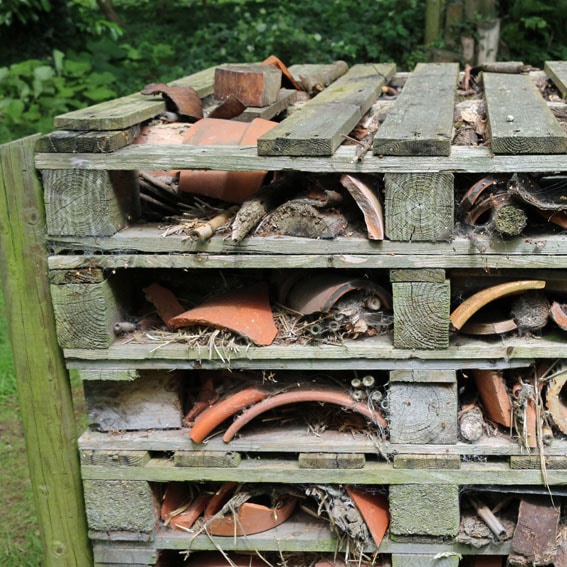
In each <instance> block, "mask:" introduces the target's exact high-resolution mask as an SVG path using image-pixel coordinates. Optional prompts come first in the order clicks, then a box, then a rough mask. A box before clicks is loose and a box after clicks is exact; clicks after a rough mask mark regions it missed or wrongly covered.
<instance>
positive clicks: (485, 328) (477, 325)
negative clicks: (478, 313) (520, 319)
mask: <svg viewBox="0 0 567 567" xmlns="http://www.w3.org/2000/svg"><path fill="white" fill-rule="evenodd" d="M517 328H518V325H517V324H516V321H514V319H509V318H506V319H500V320H499V321H467V322H466V323H465V324H464V325H463V326H462V328H461V332H462V333H465V334H467V335H503V334H504V333H509V332H510V331H514V330H516V329H517Z"/></svg>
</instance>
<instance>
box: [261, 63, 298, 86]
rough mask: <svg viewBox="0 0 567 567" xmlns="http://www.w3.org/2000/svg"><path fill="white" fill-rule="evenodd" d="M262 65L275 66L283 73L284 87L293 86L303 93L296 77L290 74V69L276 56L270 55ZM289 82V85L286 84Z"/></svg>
mask: <svg viewBox="0 0 567 567" xmlns="http://www.w3.org/2000/svg"><path fill="white" fill-rule="evenodd" d="M261 64H262V65H273V66H274V67H277V68H278V69H279V70H280V71H281V72H282V86H291V87H293V88H294V89H295V90H297V91H302V90H303V88H302V86H301V85H300V84H299V83H298V82H297V81H296V80H295V78H294V76H293V75H292V74H291V73H290V71H289V69H288V68H287V67H286V66H285V64H284V63H283V62H282V61H281V59H279V58H278V57H276V56H275V55H270V56H269V57H267V58H266V59H264V61H262V63H261ZM286 82H287V85H284V83H286Z"/></svg>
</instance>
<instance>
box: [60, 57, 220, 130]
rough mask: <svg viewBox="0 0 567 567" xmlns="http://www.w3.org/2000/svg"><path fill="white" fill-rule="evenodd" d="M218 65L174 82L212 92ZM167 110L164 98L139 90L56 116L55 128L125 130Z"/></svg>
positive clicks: (198, 90)
mask: <svg viewBox="0 0 567 567" xmlns="http://www.w3.org/2000/svg"><path fill="white" fill-rule="evenodd" d="M214 72H215V67H211V68H209V69H205V70H203V71H200V72H199V73H195V74H194V75H190V76H188V77H185V78H183V79H179V80H177V81H172V82H171V83H170V85H172V86H173V85H179V86H190V87H193V88H194V89H195V90H196V91H197V93H198V94H199V96H200V97H201V98H203V97H205V96H207V95H210V94H212V92H213V87H214ZM164 110H165V102H164V101H163V99H162V98H158V97H148V96H144V95H142V94H139V93H134V94H131V95H128V96H124V97H121V98H117V99H114V100H110V101H107V102H101V103H99V104H95V105H93V106H89V107H88V108H83V109H80V110H73V111H72V112H67V113H66V114H60V115H59V116H56V117H55V119H54V125H55V128H59V129H65V130H122V129H124V128H128V127H130V126H133V125H134V124H140V123H141V122H144V121H145V120H149V119H150V118H153V117H154V116H157V115H158V114H160V113H161V112H163V111H164Z"/></svg>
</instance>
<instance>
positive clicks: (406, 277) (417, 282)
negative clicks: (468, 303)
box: [390, 269, 451, 349]
mask: <svg viewBox="0 0 567 567" xmlns="http://www.w3.org/2000/svg"><path fill="white" fill-rule="evenodd" d="M390 281H391V282H392V294H393V305H394V346H395V347H396V348H415V349H443V348H447V347H448V346H449V314H450V295H451V294H450V282H449V280H447V279H445V271H444V270H438V269H433V270H413V269H408V270H391V271H390Z"/></svg>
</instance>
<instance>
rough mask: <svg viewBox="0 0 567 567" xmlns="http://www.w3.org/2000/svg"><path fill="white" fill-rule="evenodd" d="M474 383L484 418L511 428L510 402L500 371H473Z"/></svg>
mask: <svg viewBox="0 0 567 567" xmlns="http://www.w3.org/2000/svg"><path fill="white" fill-rule="evenodd" d="M472 375H473V378H474V382H475V384H476V387H477V389H478V392H479V394H480V399H481V400H482V405H483V406H484V410H485V413H486V417H487V418H488V419H490V420H491V421H494V422H496V423H499V424H500V425H503V426H504V427H511V426H512V419H511V417H512V401H511V400H510V396H509V395H508V390H507V389H506V384H505V383H504V377H503V375H502V371H501V370H492V369H488V370H478V369H476V370H473V371H472Z"/></svg>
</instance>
